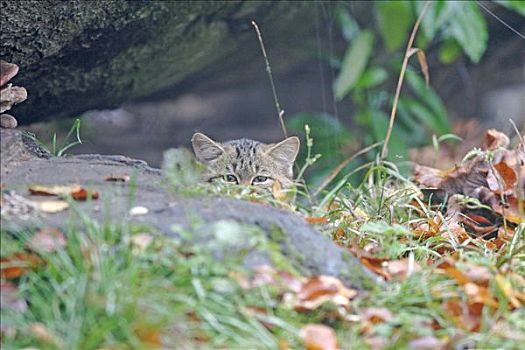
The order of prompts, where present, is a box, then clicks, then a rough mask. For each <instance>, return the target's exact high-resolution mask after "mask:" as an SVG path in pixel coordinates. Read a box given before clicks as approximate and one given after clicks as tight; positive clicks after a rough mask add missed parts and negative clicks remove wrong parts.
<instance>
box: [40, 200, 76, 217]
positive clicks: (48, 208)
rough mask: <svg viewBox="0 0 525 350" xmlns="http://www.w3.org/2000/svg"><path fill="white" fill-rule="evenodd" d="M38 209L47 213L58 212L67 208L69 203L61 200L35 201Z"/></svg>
mask: <svg viewBox="0 0 525 350" xmlns="http://www.w3.org/2000/svg"><path fill="white" fill-rule="evenodd" d="M35 203H36V204H37V207H38V209H39V210H40V211H41V212H43V213H47V214H55V213H60V212H61V211H64V210H66V209H67V208H69V203H68V202H66V201H63V200H53V201H43V202H35Z"/></svg>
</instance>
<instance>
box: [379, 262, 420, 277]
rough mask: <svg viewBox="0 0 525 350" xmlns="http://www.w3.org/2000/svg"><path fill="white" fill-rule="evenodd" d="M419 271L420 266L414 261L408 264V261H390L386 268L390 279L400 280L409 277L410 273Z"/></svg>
mask: <svg viewBox="0 0 525 350" xmlns="http://www.w3.org/2000/svg"><path fill="white" fill-rule="evenodd" d="M419 270H421V266H419V264H418V263H417V262H415V261H412V263H411V262H410V259H401V260H392V261H389V262H388V264H387V266H386V271H388V273H389V275H390V276H392V277H397V278H400V279H403V278H405V277H406V276H410V275H411V274H412V273H414V272H416V271H419Z"/></svg>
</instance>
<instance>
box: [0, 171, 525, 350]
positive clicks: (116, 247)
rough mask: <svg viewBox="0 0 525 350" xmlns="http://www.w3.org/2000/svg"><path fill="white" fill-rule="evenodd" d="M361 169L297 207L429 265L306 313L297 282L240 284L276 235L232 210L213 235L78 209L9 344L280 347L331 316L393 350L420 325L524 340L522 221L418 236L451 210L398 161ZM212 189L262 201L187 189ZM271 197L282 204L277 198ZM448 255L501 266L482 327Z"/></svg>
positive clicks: (505, 342) (471, 341)
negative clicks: (518, 299)
mask: <svg viewBox="0 0 525 350" xmlns="http://www.w3.org/2000/svg"><path fill="white" fill-rule="evenodd" d="M362 173H363V176H364V178H365V180H364V181H363V182H362V184H361V185H359V186H358V187H353V186H352V185H351V184H350V183H349V182H342V183H339V184H337V185H336V186H333V187H331V188H330V189H329V190H326V191H323V192H322V193H320V196H319V197H312V196H311V195H310V194H309V192H308V191H307V190H305V191H302V190H298V191H297V193H296V196H297V197H296V198H295V203H294V205H293V206H292V207H294V208H295V210H296V211H297V212H299V213H302V214H305V215H311V216H324V217H326V218H327V220H328V224H325V225H319V226H318V228H319V229H320V230H321V231H322V233H323V234H325V235H326V236H328V237H331V238H332V239H334V241H336V242H337V243H338V244H340V245H342V246H348V247H352V246H357V247H361V248H363V247H365V246H366V245H372V246H374V247H375V251H374V255H375V256H379V257H384V258H385V259H387V260H396V259H405V258H406V259H411V260H412V261H413V262H414V263H417V264H418V265H419V266H420V267H421V269H420V270H419V271H416V272H414V273H413V274H411V275H409V276H408V277H406V278H401V279H396V278H393V279H392V280H391V281H389V282H388V283H387V284H386V285H381V286H377V287H376V288H373V289H372V290H369V291H366V292H365V293H361V294H360V295H359V296H358V297H357V298H355V299H353V300H351V304H350V307H349V308H346V309H345V308H341V307H338V306H336V305H334V304H332V303H330V302H328V303H326V304H324V305H323V306H321V307H320V308H318V309H316V310H313V311H310V312H301V313H300V312H296V311H294V309H293V308H292V306H291V305H290V304H289V303H287V302H286V301H285V299H284V298H283V293H284V292H285V291H286V288H284V287H283V286H282V285H281V284H279V283H275V284H269V285H264V286H259V287H254V288H252V289H248V290H246V289H243V288H241V287H240V285H239V283H238V282H237V280H236V279H234V278H232V272H233V273H235V274H237V275H241V276H250V275H251V274H252V272H250V271H247V270H245V269H244V268H243V267H242V259H243V256H245V254H247V253H248V252H250V251H256V250H267V249H271V247H272V244H271V243H272V242H270V241H268V239H267V238H266V236H265V235H263V234H260V232H257V230H255V229H253V228H250V227H242V228H241V227H240V226H239V225H237V224H235V223H231V222H222V223H219V224H210V225H208V226H204V228H205V229H204V232H205V233H203V230H202V226H201V227H200V228H199V229H197V228H196V229H194V230H189V231H184V230H183V231H181V235H180V236H178V237H167V236H165V235H164V234H162V233H159V232H156V231H155V230H153V229H151V228H148V227H144V226H134V225H131V224H129V223H126V222H120V223H115V224H109V223H97V222H95V221H93V220H91V219H90V218H87V217H85V216H83V214H82V213H80V214H79V215H78V217H77V218H75V220H74V221H72V222H77V224H78V225H77V226H76V227H72V226H70V227H69V228H67V230H66V232H65V234H66V237H67V241H68V244H67V246H66V247H65V248H64V249H60V250H58V251H56V252H53V253H47V254H44V253H41V254H39V255H40V257H41V258H42V260H43V261H44V262H45V263H44V264H43V265H41V266H39V267H37V268H35V269H33V270H31V271H30V272H28V273H26V274H24V275H23V276H22V277H21V278H19V279H17V280H15V282H16V283H17V287H18V291H19V295H20V297H21V298H23V299H25V300H26V301H27V304H28V310H27V311H25V312H19V311H18V312H17V311H14V310H13V309H10V308H2V311H1V312H2V314H1V317H2V324H3V325H9V327H11V328H12V329H14V330H15V331H14V332H7V333H5V334H4V335H2V348H3V349H19V348H23V347H30V346H33V347H37V348H39V349H55V348H62V349H100V348H111V349H131V348H132V349H144V348H154V347H155V346H158V347H167V348H176V349H195V348H199V349H217V348H228V349H279V347H280V346H283V344H287V346H288V347H289V348H290V349H301V348H302V343H301V340H300V331H299V330H300V329H301V327H302V326H304V325H305V324H308V323H323V324H326V325H328V326H330V327H332V328H333V329H334V330H335V331H336V333H337V337H338V340H339V345H340V347H341V349H367V348H369V345H368V343H367V341H370V339H371V338H374V337H375V338H378V339H383V340H384V341H385V343H386V347H385V349H408V348H410V342H411V341H412V340H414V339H415V338H418V337H423V336H432V337H435V338H436V339H438V340H440V341H441V342H443V344H447V347H461V346H469V347H471V348H472V347H473V348H476V349H519V348H520V346H522V344H523V341H524V339H525V323H524V322H523V320H524V319H525V310H524V308H523V307H517V308H511V307H509V305H510V298H509V295H508V294H507V293H505V292H504V290H503V288H502V286H501V284H499V282H498V278H504V279H506V281H507V282H508V283H509V286H510V287H511V289H512V290H514V291H516V292H521V293H523V292H524V289H525V288H524V286H523V285H520V281H519V278H511V277H512V274H514V275H518V276H524V275H525V253H524V251H525V248H524V247H525V225H521V226H518V227H517V228H516V231H515V235H514V238H513V239H512V240H511V241H510V242H508V244H505V245H503V246H502V247H501V248H499V249H493V250H490V249H487V248H486V247H485V245H484V242H483V241H481V240H476V241H474V244H470V245H464V244H460V243H458V242H457V241H455V239H453V238H443V237H440V236H435V237H422V236H417V235H415V234H414V233H413V228H414V227H415V225H418V224H421V223H424V222H427V221H428V220H431V219H432V218H434V217H436V216H438V217H439V215H442V214H441V213H440V212H439V211H438V209H439V207H432V206H430V205H426V204H425V203H424V202H423V200H422V199H421V196H420V195H421V193H420V191H419V189H418V188H417V187H416V186H415V185H414V184H413V183H411V182H410V181H409V180H407V179H406V178H403V177H402V176H401V175H399V172H397V170H396V167H395V166H394V165H393V164H390V163H388V162H385V163H383V164H381V165H373V164H372V165H371V166H369V167H366V168H363V169H362ZM199 191H200V192H199ZM204 193H206V194H214V195H216V194H221V195H229V196H233V197H237V198H242V199H247V198H248V199H250V198H251V199H253V198H257V199H258V200H261V198H260V197H254V196H253V194H250V193H249V191H247V190H242V189H239V188H230V187H225V188H220V189H212V190H210V189H205V188H200V187H199V188H197V189H196V190H195V191H194V192H192V191H190V192H189V194H192V195H199V194H204ZM265 198H266V199H264V198H263V199H262V200H265V201H267V203H269V204H272V205H277V206H282V203H279V201H278V200H276V199H275V198H273V199H272V198H271V196H268V195H267V196H266V197H265ZM417 203H419V204H418V205H416V204H417ZM418 206H420V207H423V208H424V212H425V213H424V214H423V215H421V214H420V212H421V209H419V208H418ZM144 232H146V233H148V234H149V235H152V236H153V237H154V240H153V243H152V244H151V245H150V246H149V247H148V248H147V249H146V250H141V249H138V248H137V246H136V245H134V244H133V237H134V235H136V234H139V233H144ZM1 234H2V237H1V238H2V245H1V246H2V250H1V255H2V258H9V257H10V256H12V255H13V254H14V253H16V252H20V251H22V250H24V249H25V246H26V243H25V242H26V241H27V240H29V239H30V238H31V236H32V235H33V234H34V232H32V231H30V230H28V231H23V232H6V231H2V233H1ZM203 234H204V235H205V236H202V235H203ZM206 235H209V236H206ZM198 237H201V240H199V239H198ZM196 238H197V239H196ZM277 255H279V254H277ZM219 257H220V258H219ZM451 257H454V261H455V264H456V268H457V269H458V270H460V271H463V272H465V271H467V270H468V269H469V267H471V266H482V267H486V268H487V270H488V271H489V273H490V279H489V280H488V282H487V286H486V287H487V290H488V292H489V293H490V295H491V296H493V298H494V300H496V302H497V307H490V306H488V305H484V306H482V310H481V316H480V322H479V329H475V330H469V329H466V328H465V327H462V324H461V322H459V323H458V319H457V318H455V317H453V315H451V313H450V312H449V311H448V310H446V309H445V308H444V307H443V305H444V304H445V303H447V302H453V301H458V302H462V303H467V304H468V300H469V299H468V298H469V296H468V295H467V293H466V288H465V287H464V286H463V285H461V284H460V283H458V282H457V281H456V280H454V279H453V278H451V277H450V276H448V275H446V274H444V273H443V272H442V271H441V272H440V271H439V270H438V269H437V267H438V265H439V264H441V263H443V262H444V261H447V260H448V259H450V258H451ZM283 259H284V260H283ZM285 260H286V259H285V257H283V256H279V257H276V258H275V259H274V261H276V262H278V264H277V265H276V266H278V268H279V269H284V270H288V271H291V272H292V273H295V272H294V271H293V269H292V268H290V267H288V266H286V264H283V263H282V262H283V261H285ZM467 304H465V305H467ZM371 307H375V308H383V309H386V310H388V311H389V312H390V314H391V315H392V317H391V319H388V320H385V321H382V322H377V323H370V324H367V323H366V322H364V321H363V319H362V318H361V316H360V315H362V314H363V312H364V311H365V310H367V309H368V308H371ZM255 309H256V310H259V311H258V312H254V311H253V310H255ZM35 323H38V324H42V325H44V326H45V329H47V333H48V336H47V338H46V337H43V336H42V335H38V334H35V331H34V330H33V331H32V330H31V329H32V328H31V327H32V325H34V324H35ZM33 327H34V326H33ZM50 335H51V336H50Z"/></svg>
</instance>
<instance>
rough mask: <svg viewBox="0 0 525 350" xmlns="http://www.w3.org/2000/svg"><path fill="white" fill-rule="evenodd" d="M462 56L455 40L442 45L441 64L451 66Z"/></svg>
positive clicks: (439, 54)
mask: <svg viewBox="0 0 525 350" xmlns="http://www.w3.org/2000/svg"><path fill="white" fill-rule="evenodd" d="M460 54H461V47H460V46H459V45H458V43H457V41H456V40H454V39H447V40H445V41H444V42H443V44H441V47H440V48H439V53H438V56H439V61H440V62H441V63H445V64H449V63H452V62H454V61H455V60H456V59H457V58H458V57H459V55H460Z"/></svg>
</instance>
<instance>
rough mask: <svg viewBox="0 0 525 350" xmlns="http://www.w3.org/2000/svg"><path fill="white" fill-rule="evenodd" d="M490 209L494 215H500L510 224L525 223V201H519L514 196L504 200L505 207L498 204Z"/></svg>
mask: <svg viewBox="0 0 525 350" xmlns="http://www.w3.org/2000/svg"><path fill="white" fill-rule="evenodd" d="M520 204H521V205H520ZM492 208H493V209H494V211H495V212H496V213H498V214H500V215H501V216H503V217H504V218H505V219H507V220H508V221H510V222H512V223H515V224H521V223H525V200H522V201H520V200H518V198H516V197H514V196H513V197H508V198H506V205H501V204H499V203H498V204H496V205H494V206H493V207H492Z"/></svg>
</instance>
